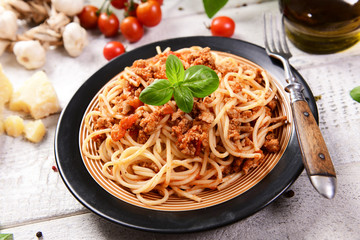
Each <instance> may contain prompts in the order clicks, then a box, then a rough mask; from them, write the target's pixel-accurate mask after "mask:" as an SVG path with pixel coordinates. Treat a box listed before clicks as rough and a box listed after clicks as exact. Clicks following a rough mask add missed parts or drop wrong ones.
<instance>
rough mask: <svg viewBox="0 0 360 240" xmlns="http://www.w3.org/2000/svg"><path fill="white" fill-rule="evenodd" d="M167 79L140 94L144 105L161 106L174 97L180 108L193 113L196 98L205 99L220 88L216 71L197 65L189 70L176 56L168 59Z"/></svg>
mask: <svg viewBox="0 0 360 240" xmlns="http://www.w3.org/2000/svg"><path fill="white" fill-rule="evenodd" d="M165 66H166V70H165V73H166V77H167V78H168V79H157V80H155V81H154V82H153V83H152V84H150V85H149V86H148V87H146V88H145V89H144V90H143V91H142V92H141V94H140V96H139V99H140V101H142V102H143V103H146V104H149V105H154V106H161V105H164V104H165V103H167V102H168V101H169V100H170V99H171V98H172V96H174V100H175V102H176V104H177V105H178V107H179V108H180V109H181V110H182V111H184V112H186V113H189V112H191V110H192V108H193V105H194V97H197V98H204V97H206V96H208V95H210V94H211V93H213V92H214V91H215V90H216V89H217V88H218V87H219V77H218V75H217V74H216V72H215V71H214V70H212V69H211V68H209V67H207V66H204V65H195V66H192V67H190V68H188V69H187V70H184V66H183V64H182V62H181V60H180V59H179V58H178V57H176V56H175V55H169V56H168V58H167V59H166V65H165Z"/></svg>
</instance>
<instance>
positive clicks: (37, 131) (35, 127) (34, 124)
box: [24, 120, 46, 143]
mask: <svg viewBox="0 0 360 240" xmlns="http://www.w3.org/2000/svg"><path fill="white" fill-rule="evenodd" d="M24 133H25V138H26V139H27V140H29V141H31V142H34V143H38V142H40V141H41V140H42V139H43V137H44V135H45V133H46V128H45V126H44V124H43V122H42V121H41V120H36V121H31V122H29V123H27V124H25V129H24Z"/></svg>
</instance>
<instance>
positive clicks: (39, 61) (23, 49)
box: [13, 41, 46, 69]
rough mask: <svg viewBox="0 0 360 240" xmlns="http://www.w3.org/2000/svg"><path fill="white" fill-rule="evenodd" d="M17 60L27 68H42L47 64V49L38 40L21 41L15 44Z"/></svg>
mask: <svg viewBox="0 0 360 240" xmlns="http://www.w3.org/2000/svg"><path fill="white" fill-rule="evenodd" d="M13 51H14V54H15V55H16V60H17V61H18V62H19V63H20V64H21V65H23V66H24V67H25V68H26V69H36V68H40V67H42V66H43V65H44V64H45V60H46V51H45V49H44V48H43V46H41V44H40V43H39V42H38V41H20V42H17V43H15V45H14V49H13Z"/></svg>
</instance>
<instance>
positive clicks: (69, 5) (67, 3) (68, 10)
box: [51, 0, 84, 16]
mask: <svg viewBox="0 0 360 240" xmlns="http://www.w3.org/2000/svg"><path fill="white" fill-rule="evenodd" d="M51 2H52V6H53V7H55V9H56V10H57V11H59V12H62V13H65V14H66V15H67V16H75V15H76V14H78V13H80V12H81V10H82V9H83V7H84V0H51Z"/></svg>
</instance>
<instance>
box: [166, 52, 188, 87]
mask: <svg viewBox="0 0 360 240" xmlns="http://www.w3.org/2000/svg"><path fill="white" fill-rule="evenodd" d="M165 66H166V70H165V73H166V77H167V78H168V79H169V82H171V83H172V84H175V83H178V82H181V81H183V80H184V72H185V70H184V66H183V64H182V62H181V60H180V59H179V58H178V57H176V56H175V55H172V54H170V55H169V56H168V57H167V59H166V65H165Z"/></svg>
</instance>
